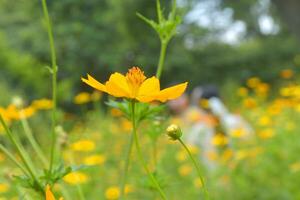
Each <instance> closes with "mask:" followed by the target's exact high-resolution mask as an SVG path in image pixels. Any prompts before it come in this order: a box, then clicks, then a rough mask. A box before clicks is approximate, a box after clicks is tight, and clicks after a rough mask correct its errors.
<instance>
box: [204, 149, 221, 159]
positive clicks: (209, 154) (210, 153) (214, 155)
mask: <svg viewBox="0 0 300 200" xmlns="http://www.w3.org/2000/svg"><path fill="white" fill-rule="evenodd" d="M205 156H206V157H207V158H208V159H209V160H211V161H216V160H217V159H218V154H217V153H216V152H215V151H208V152H206V154H205Z"/></svg>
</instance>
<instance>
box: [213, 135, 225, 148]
mask: <svg viewBox="0 0 300 200" xmlns="http://www.w3.org/2000/svg"><path fill="white" fill-rule="evenodd" d="M211 143H212V144H213V145H215V146H224V145H226V144H228V138H227V137H226V136H225V135H223V134H216V135H215V136H214V137H213V138H212V141H211Z"/></svg>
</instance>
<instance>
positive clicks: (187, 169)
mask: <svg viewBox="0 0 300 200" xmlns="http://www.w3.org/2000/svg"><path fill="white" fill-rule="evenodd" d="M192 170H193V168H192V166H191V165H189V164H185V165H182V166H180V167H179V169H178V172H179V174H180V175H181V176H187V175H189V174H190V173H191V172H192Z"/></svg>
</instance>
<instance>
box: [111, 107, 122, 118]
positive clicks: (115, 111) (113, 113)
mask: <svg viewBox="0 0 300 200" xmlns="http://www.w3.org/2000/svg"><path fill="white" fill-rule="evenodd" d="M110 114H111V116H113V117H120V116H122V115H123V112H122V111H121V110H119V109H117V108H112V109H110Z"/></svg>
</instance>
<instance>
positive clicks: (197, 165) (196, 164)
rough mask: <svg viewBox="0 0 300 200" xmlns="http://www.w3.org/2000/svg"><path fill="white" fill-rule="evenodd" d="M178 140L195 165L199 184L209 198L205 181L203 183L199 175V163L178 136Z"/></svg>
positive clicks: (206, 197)
mask: <svg viewBox="0 0 300 200" xmlns="http://www.w3.org/2000/svg"><path fill="white" fill-rule="evenodd" d="M178 141H179V142H180V144H182V146H183V147H184V149H185V150H186V152H187V153H188V154H189V156H190V159H191V160H192V162H193V164H194V166H195V168H196V170H197V173H198V176H199V178H200V180H201V184H202V186H203V189H204V195H205V199H210V198H209V195H208V191H207V188H206V185H205V183H204V179H203V177H202V175H201V169H200V167H199V164H198V163H197V162H196V160H195V159H194V157H193V156H192V154H191V152H190V150H189V148H188V147H187V146H186V145H185V144H184V142H183V141H182V140H181V139H180V138H179V139H178Z"/></svg>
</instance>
